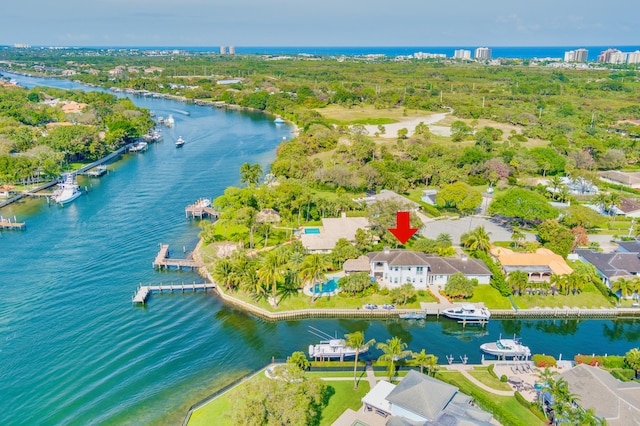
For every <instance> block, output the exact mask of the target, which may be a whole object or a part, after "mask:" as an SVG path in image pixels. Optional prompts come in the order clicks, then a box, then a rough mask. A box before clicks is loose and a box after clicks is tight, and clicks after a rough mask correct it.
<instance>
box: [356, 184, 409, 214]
mask: <svg viewBox="0 0 640 426" xmlns="http://www.w3.org/2000/svg"><path fill="white" fill-rule="evenodd" d="M353 201H355V202H356V203H365V204H366V205H371V204H374V203H377V202H379V201H395V202H398V203H400V204H402V205H404V206H406V208H407V209H408V210H411V211H416V210H418V209H419V208H420V204H418V203H416V202H415V201H413V200H410V199H408V198H407V197H404V196H402V195H400V194H398V193H397V192H394V191H391V190H389V189H383V190H381V191H380V193H378V194H373V195H368V196H366V197H364V198H355V199H354V200H353Z"/></svg>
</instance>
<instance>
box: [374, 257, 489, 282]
mask: <svg viewBox="0 0 640 426" xmlns="http://www.w3.org/2000/svg"><path fill="white" fill-rule="evenodd" d="M367 257H368V258H369V262H370V265H371V271H370V274H371V276H372V277H374V278H376V279H377V280H378V282H379V283H380V284H382V285H384V286H387V287H390V288H393V287H400V286H401V285H402V284H406V283H411V284H413V285H414V287H415V288H416V289H426V288H427V286H428V285H431V284H438V285H444V284H446V283H447V282H448V281H449V277H450V276H451V275H453V274H455V273H457V272H462V273H463V274H464V275H465V277H467V278H469V279H476V280H478V284H489V280H490V279H491V271H489V268H487V266H486V265H485V264H484V263H483V262H482V261H481V260H479V259H472V258H469V257H463V258H454V257H440V256H435V255H428V254H425V253H421V252H415V251H409V250H391V249H389V248H388V247H385V249H384V250H383V251H376V252H371V253H369V254H367Z"/></svg>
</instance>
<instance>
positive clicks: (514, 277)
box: [507, 271, 529, 296]
mask: <svg viewBox="0 0 640 426" xmlns="http://www.w3.org/2000/svg"><path fill="white" fill-rule="evenodd" d="M528 282H529V274H528V273H526V272H524V271H512V272H509V275H507V284H509V286H511V289H512V291H513V292H514V293H516V292H517V293H518V296H520V295H522V291H523V290H524V289H525V288H526V286H527V283H528Z"/></svg>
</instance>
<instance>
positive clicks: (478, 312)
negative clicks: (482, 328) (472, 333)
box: [442, 303, 491, 321]
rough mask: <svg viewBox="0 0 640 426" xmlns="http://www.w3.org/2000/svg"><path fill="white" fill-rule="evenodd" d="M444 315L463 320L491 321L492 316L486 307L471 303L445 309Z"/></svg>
mask: <svg viewBox="0 0 640 426" xmlns="http://www.w3.org/2000/svg"><path fill="white" fill-rule="evenodd" d="M442 315H444V316H446V317H447V318H451V319H457V320H461V321H489V318H491V312H489V309H487V308H484V307H482V308H478V307H476V306H475V305H473V304H471V303H464V304H462V305H460V306H454V307H453V308H449V309H444V310H443V311H442Z"/></svg>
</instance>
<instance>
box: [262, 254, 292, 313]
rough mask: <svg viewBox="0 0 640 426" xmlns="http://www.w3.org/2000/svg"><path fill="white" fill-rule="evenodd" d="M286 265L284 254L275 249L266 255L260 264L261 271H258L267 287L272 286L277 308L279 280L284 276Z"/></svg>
mask: <svg viewBox="0 0 640 426" xmlns="http://www.w3.org/2000/svg"><path fill="white" fill-rule="evenodd" d="M285 263H286V259H283V256H282V253H281V252H280V251H279V250H278V249H275V250H271V251H269V252H268V253H267V254H265V256H264V257H263V258H262V261H261V262H260V269H258V277H259V278H260V279H261V280H262V281H264V282H266V284H267V285H269V284H270V285H271V295H272V297H273V303H274V305H275V306H277V305H278V301H277V286H278V280H279V279H281V278H282V277H283V276H284V268H283V265H284V264H285Z"/></svg>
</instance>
